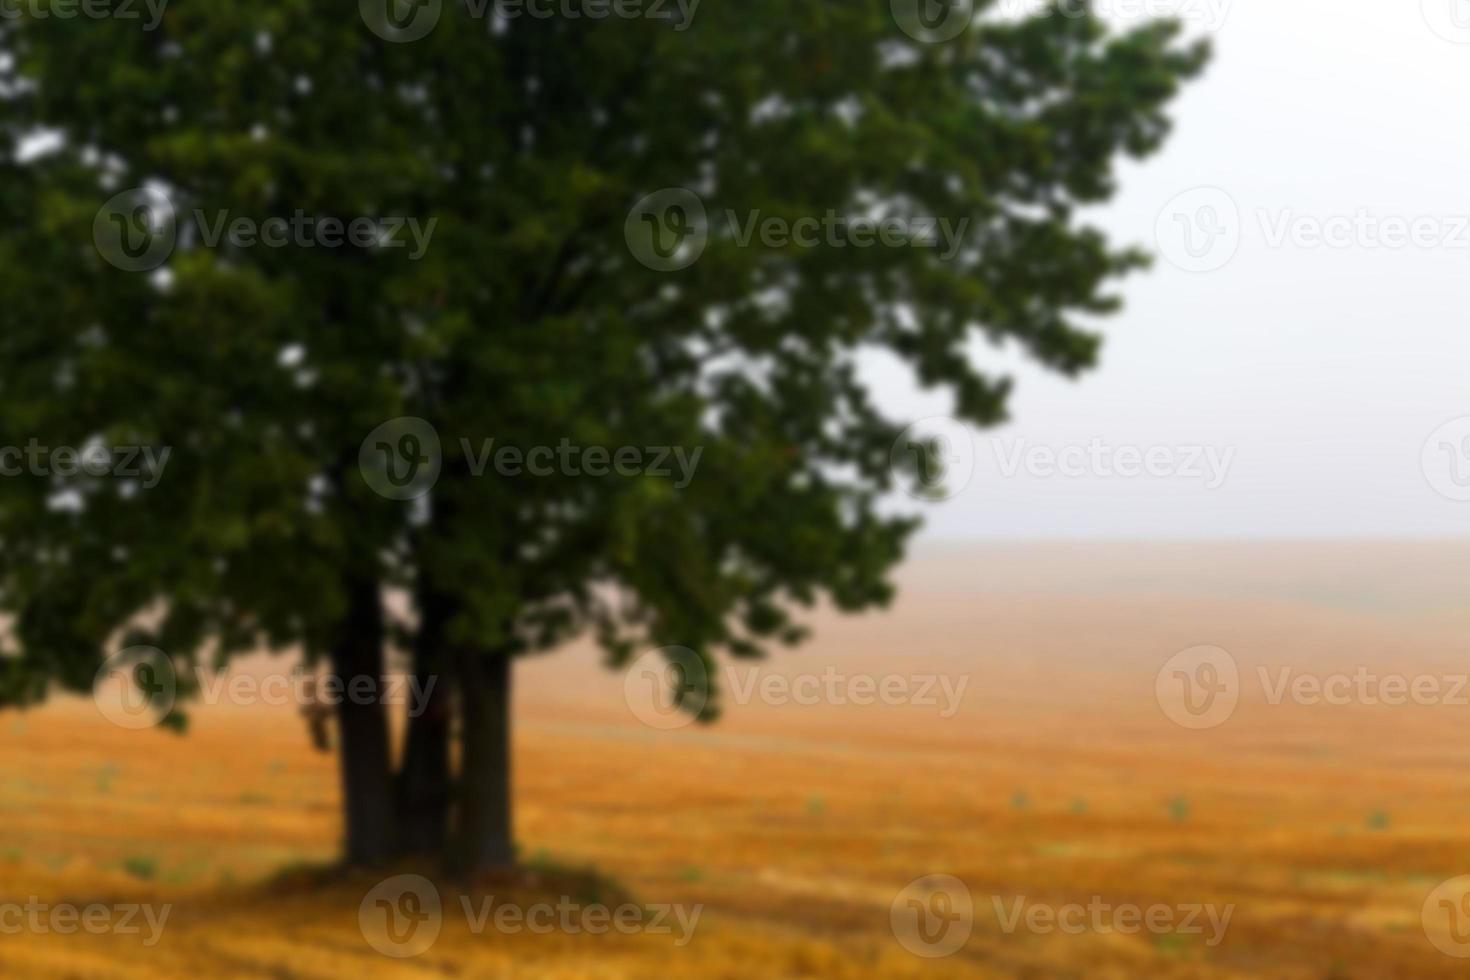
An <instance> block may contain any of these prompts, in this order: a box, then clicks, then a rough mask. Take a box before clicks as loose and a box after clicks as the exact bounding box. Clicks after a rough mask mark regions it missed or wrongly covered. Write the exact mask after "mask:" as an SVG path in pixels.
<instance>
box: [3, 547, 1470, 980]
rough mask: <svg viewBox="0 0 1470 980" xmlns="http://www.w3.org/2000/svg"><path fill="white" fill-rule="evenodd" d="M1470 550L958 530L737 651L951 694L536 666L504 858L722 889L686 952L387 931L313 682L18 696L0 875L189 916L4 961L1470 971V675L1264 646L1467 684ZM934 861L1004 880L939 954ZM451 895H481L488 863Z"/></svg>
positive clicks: (203, 970) (68, 964) (467, 932)
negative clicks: (275, 701) (1185, 667)
mask: <svg viewBox="0 0 1470 980" xmlns="http://www.w3.org/2000/svg"><path fill="white" fill-rule="evenodd" d="M1467 572H1470V545H1461V544H1448V543H1441V544H1427V543H1426V544H1408V543H1379V544H1335V543H1321V544H1236V545H1224V544H1167V545H1166V544H1152V545H1142V544H1131V545H1125V544H1091V545H1065V544H1047V545H1021V544H1004V545H971V546H966V547H965V548H963V549H959V548H952V549H947V550H934V549H931V550H929V551H927V552H925V553H921V554H920V555H918V556H916V557H915V558H914V560H913V561H912V562H911V563H910V564H909V566H908V567H907V568H906V569H905V571H904V573H903V574H902V575H901V576H900V582H901V584H902V586H903V592H902V594H901V598H900V600H899V601H898V602H897V603H896V604H895V606H894V607H893V608H892V609H891V610H889V611H887V612H885V613H883V614H879V615H869V616H864V617H860V618H854V619H841V618H836V617H831V616H826V615H823V616H819V617H818V619H817V621H816V625H817V634H816V638H815V640H814V641H813V642H812V643H811V644H809V645H808V646H807V647H805V648H803V649H802V650H800V651H797V652H794V653H789V654H784V655H781V656H779V657H778V658H776V659H773V660H771V661H769V662H767V663H765V664H761V665H759V666H758V667H756V666H755V665H748V664H741V665H737V666H736V668H735V673H736V677H737V679H740V680H741V681H742V683H743V682H744V681H747V680H749V679H750V676H751V675H750V674H749V672H750V671H751V670H753V669H756V670H758V671H759V672H760V673H759V676H766V675H769V674H779V675H784V676H786V677H788V678H789V677H793V676H796V675H800V674H806V675H811V674H818V675H820V674H822V673H823V672H824V671H827V670H828V668H833V669H834V670H835V671H836V672H837V674H838V675H839V676H841V677H852V676H858V675H867V676H871V677H874V678H883V677H885V676H889V675H895V676H901V677H905V678H915V677H922V676H929V675H934V676H938V675H942V676H944V677H947V678H949V679H950V680H951V683H954V682H957V681H958V679H960V678H964V679H965V684H966V687H965V688H964V693H963V698H962V699H961V700H960V701H959V703H958V710H956V711H955V712H954V713H953V715H952V716H950V717H943V716H942V715H943V711H942V709H941V707H939V706H934V705H923V704H893V705H879V704H873V705H861V704H852V703H821V704H795V703H786V704H777V703H761V701H760V699H759V698H756V699H752V700H751V701H750V702H749V703H745V704H732V703H729V702H728V700H727V702H726V710H725V713H724V717H723V718H722V720H721V721H720V722H719V723H718V724H716V725H713V726H709V727H686V728H680V729H677V730H672V731H656V730H654V729H651V728H649V727H647V726H645V725H643V724H641V723H640V722H639V721H638V720H637V719H636V718H635V717H633V715H632V713H631V712H630V711H629V710H628V707H627V705H626V703H625V700H624V696H623V692H624V685H623V681H622V679H621V678H620V677H618V676H616V675H613V674H611V673H608V672H605V671H602V670H601V669H600V668H599V667H598V666H597V663H596V658H595V656H594V655H593V654H592V653H591V652H590V651H589V650H587V649H573V650H569V651H567V652H565V653H561V654H558V655H555V656H552V657H547V658H541V659H538V660H534V661H528V662H526V663H524V664H522V665H521V666H520V667H519V668H518V673H517V688H518V691H517V748H516V772H515V785H516V793H517V799H518V814H517V824H518V835H519V838H520V841H521V845H522V850H523V854H524V855H525V858H526V860H527V863H528V864H529V865H530V866H532V867H533V868H544V869H548V870H546V871H545V873H544V874H532V875H529V876H527V877H525V878H524V879H518V880H517V881H515V882H512V883H509V884H508V885H507V887H509V888H510V889H511V890H512V894H513V896H514V898H515V899H516V900H517V901H527V902H530V901H538V900H541V899H542V898H546V899H548V900H550V901H555V899H556V895H555V894H554V891H555V888H556V887H558V886H557V885H556V884H555V882H558V881H560V880H562V877H561V876H559V872H557V871H556V870H554V869H556V868H578V869H581V868H587V869H595V871H596V872H597V873H598V874H599V875H601V876H603V878H604V879H606V881H607V882H609V883H611V884H609V886H608V887H610V888H615V889H617V890H619V891H621V892H622V893H626V894H627V895H629V896H632V897H634V898H635V899H636V900H637V901H638V902H641V903H647V904H654V903H682V904H684V905H695V904H698V905H700V906H702V913H701V916H700V918H699V921H698V926H697V929H696V930H695V931H694V934H693V938H692V941H690V942H689V943H688V944H687V945H685V946H682V947H677V946H675V944H674V942H673V940H672V938H671V937H670V936H668V935H653V934H647V933H640V934H637V935H618V934H612V933H610V934H606V935H588V934H576V935H569V934H562V933H554V934H550V935H533V934H530V933H526V932H518V933H514V934H508V933H502V932H498V931H496V930H494V929H493V928H492V929H490V930H486V931H483V932H481V933H480V934H478V935H477V934H475V933H473V932H472V931H471V929H470V928H469V926H468V924H467V923H466V922H465V921H464V919H463V917H456V916H455V915H452V914H447V915H446V916H445V922H444V928H443V933H442V935H441V936H440V938H439V940H438V942H437V943H435V944H434V945H433V946H432V948H430V949H429V950H428V951H427V952H425V953H424V954H422V955H421V956H418V957H414V958H408V959H394V958H388V957H384V956H382V955H380V954H378V953H377V952H375V951H374V950H373V949H372V948H371V947H370V946H369V945H368V943H367V942H366V941H365V939H364V937H363V934H362V932H361V930H360V928H359V918H358V909H359V904H360V903H361V901H362V899H363V897H364V895H365V894H366V893H367V892H368V890H369V889H370V888H372V887H373V885H374V884H375V883H376V882H377V880H378V877H379V876H373V875H359V876H356V877H351V878H341V877H335V876H328V875H323V874H319V873H311V872H309V871H303V870H302V869H311V868H321V867H324V866H326V865H329V864H330V862H331V860H332V858H333V855H334V852H335V845H336V840H337V836H338V833H339V829H338V818H337V813H336V798H337V788H336V774H335V769H334V758H333V757H332V756H330V755H325V754H319V753H316V752H314V751H312V750H311V748H310V745H309V741H308V738H307V733H306V730H305V728H304V726H303V725H302V723H301V722H300V720H299V719H298V718H297V717H296V716H295V713H294V709H292V708H283V707H264V706H250V707H246V706H238V705H231V706H223V705H220V706H202V707H199V708H197V709H196V710H195V711H194V712H193V715H192V721H193V724H192V730H191V731H190V733H189V734H188V735H187V736H183V737H179V736H175V735H171V734H167V733H163V732H158V731H143V732H129V731H125V730H122V729H119V728H117V727H115V726H113V725H111V724H109V723H108V722H107V721H106V720H105V719H103V718H102V717H101V716H100V714H99V713H98V712H97V710H96V708H95V706H94V705H93V704H92V703H91V702H90V701H67V702H56V703H54V704H52V705H50V706H48V707H46V708H45V709H43V710H40V711H34V712H30V713H27V714H20V713H14V712H11V713H6V714H4V715H3V716H0V732H3V733H4V738H3V740H0V903H7V902H8V903H25V902H27V901H28V900H30V899H31V898H32V897H35V898H36V899H38V900H40V901H41V902H45V903H72V904H76V905H85V904H87V903H92V902H102V903H122V902H149V903H156V904H163V903H167V904H169V905H171V906H172V910H171V914H170V917H169V919H168V921H167V925H166V928H164V930H163V932H162V933H161V935H160V937H159V941H158V942H157V944H156V945H154V946H151V947H147V946H145V945H144V944H143V943H142V941H141V939H140V937H139V936H136V935H88V934H75V935H65V936H63V935H57V934H53V933H46V932H36V931H34V930H21V931H20V932H18V933H15V934H5V935H0V976H4V977H6V978H12V977H14V978H30V977H36V978H42V977H57V978H63V977H65V978H89V977H109V978H111V977H123V978H128V977H137V978H145V977H187V976H201V977H202V976H208V977H259V978H298V977H299V978H337V977H343V976H358V977H404V978H410V977H425V978H426V977H464V978H489V977H546V978H553V977H555V978H562V977H565V978H573V977H608V978H621V977H627V978H633V977H646V976H658V975H667V976H676V977H729V978H737V977H738V978H742V980H743V978H748V977H765V976H769V977H854V978H856V977H876V976H884V977H887V976H892V977H1037V978H1042V977H1047V978H1049V977H1141V976H1149V977H1261V976H1268V977H1291V978H1329V977H1343V978H1346V977H1363V978H1368V977H1372V978H1383V977H1440V976H1443V977H1451V976H1463V975H1464V973H1465V971H1466V970H1467V969H1470V963H1467V961H1465V960H1462V959H1459V958H1456V957H1454V956H1451V955H1448V954H1447V953H1445V952H1441V951H1440V950H1438V949H1436V947H1435V946H1434V945H1433V944H1432V943H1431V942H1430V939H1429V938H1428V936H1427V935H1426V925H1425V923H1426V916H1425V915H1423V914H1422V913H1423V910H1424V908H1425V903H1426V898H1428V897H1429V896H1430V893H1431V891H1433V890H1434V889H1435V887H1436V886H1437V885H1438V884H1439V883H1441V882H1442V881H1445V880H1446V879H1450V878H1454V877H1456V876H1458V875H1461V874H1470V776H1467V773H1470V741H1467V739H1466V738H1465V737H1464V733H1465V731H1466V730H1467V723H1470V705H1466V704H1460V703H1432V704H1407V705H1393V704H1364V703H1361V701H1360V700H1359V701H1354V702H1353V703H1347V704H1315V705H1313V704H1301V703H1286V702H1283V703H1280V704H1271V703H1269V701H1268V699H1267V697H1266V692H1265V691H1263V686H1262V684H1261V683H1260V677H1261V676H1263V675H1261V674H1259V673H1258V672H1257V668H1258V667H1264V668H1266V669H1267V674H1266V675H1264V676H1270V677H1276V676H1279V675H1280V672H1281V671H1282V670H1290V671H1294V672H1297V673H1300V672H1306V673H1309V674H1312V675H1316V676H1322V675H1327V674H1331V673H1334V672H1345V673H1352V672H1354V671H1360V670H1361V669H1367V670H1370V671H1373V672H1378V673H1383V674H1390V673H1392V674H1398V675H1403V676H1406V677H1421V676H1432V677H1435V678H1438V679H1440V680H1442V681H1443V682H1444V683H1443V686H1442V687H1441V690H1442V691H1443V692H1445V695H1446V696H1445V698H1444V700H1447V701H1456V700H1457V699H1456V698H1454V697H1450V696H1449V695H1450V694H1451V693H1452V690H1451V689H1452V687H1453V678H1454V677H1456V676H1457V675H1464V674H1466V673H1470V656H1467V653H1470V650H1467V649H1466V646H1467V644H1466V640H1465V637H1466V636H1467V635H1470V634H1467V629H1466V627H1467V626H1470V605H1467V603H1466V602H1465V601H1464V592H1465V590H1466V583H1467V581H1470V575H1467ZM1202 644H1208V645H1213V646H1217V647H1220V648H1223V649H1224V650H1227V651H1229V653H1230V654H1231V655H1232V656H1233V657H1234V658H1235V660H1236V661H1238V663H1239V665H1240V673H1241V683H1240V688H1239V704H1238V706H1237V708H1236V710H1235V712H1234V714H1233V715H1232V716H1231V717H1230V718H1229V720H1228V721H1226V722H1224V723H1223V724H1221V725H1219V726H1218V727H1214V728H1208V729H1202V730H1190V729H1186V728H1184V727H1181V726H1179V725H1176V724H1175V723H1173V722H1172V721H1170V720H1169V718H1168V717H1166V715H1165V713H1164V711H1163V710H1162V709H1161V707H1160V704H1159V702H1158V700H1157V698H1156V694H1155V682H1156V677H1157V675H1158V673H1159V671H1160V668H1161V667H1162V666H1163V665H1164V664H1165V662H1166V661H1168V660H1169V659H1170V658H1171V657H1172V656H1173V655H1175V654H1176V653H1178V652H1179V651H1181V650H1185V649H1188V648H1192V647H1195V646H1198V645H1202ZM241 669H243V670H254V671H262V670H268V669H276V670H279V669H284V668H283V666H282V664H281V662H279V661H272V662H266V661H264V660H261V659H253V660H252V661H250V662H249V663H247V664H244V665H242V668H241ZM722 676H723V675H722ZM729 694H730V692H729V691H728V690H727V691H726V695H727V698H728V696H729ZM1466 698H1470V690H1466V691H1461V692H1459V699H1466ZM1289 700H1290V699H1288V701H1289ZM940 701H941V705H942V697H941V699H940ZM398 870H402V869H398ZM930 874H947V875H953V876H955V877H957V878H958V879H960V880H961V881H963V882H964V884H965V886H966V887H967V888H968V891H969V893H970V895H971V896H972V898H973V902H974V925H973V932H972V933H971V934H970V935H969V937H968V940H967V941H966V942H965V943H964V945H963V947H962V948H961V949H960V950H959V951H957V952H956V953H954V954H953V955H950V956H946V957H942V958H935V959H928V958H923V957H919V956H916V955H914V954H913V953H911V952H910V951H908V950H907V949H905V948H904V946H903V945H902V944H900V943H899V942H898V941H897V940H896V939H895V936H894V932H893V930H892V928H891V925H890V910H891V907H892V906H893V903H894V900H895V898H896V897H897V896H899V894H900V892H901V891H902V890H903V889H904V888H905V886H907V885H908V884H909V883H910V882H911V881H913V880H914V879H916V878H919V877H921V876H925V875H930ZM578 880H582V879H578ZM480 887H481V888H482V889H483V888H485V887H490V885H488V884H487V883H482V884H481V886H480ZM538 889H540V890H541V891H538ZM441 890H442V892H443V895H444V900H445V907H446V909H449V908H450V907H451V906H452V905H453V904H454V899H456V898H457V896H458V892H457V891H456V890H455V886H453V885H451V884H450V883H447V882H442V883H441ZM542 892H544V894H542ZM502 897H504V896H503V895H502ZM584 898H585V899H586V900H591V899H592V898H593V896H584ZM1018 900H1020V905H1021V907H1029V906H1033V905H1042V906H1047V907H1052V908H1057V907H1063V906H1067V905H1069V904H1071V903H1077V904H1081V905H1087V904H1088V903H1089V902H1093V903H1097V902H1103V903H1107V904H1109V905H1112V906H1118V905H1136V906H1139V907H1143V908H1147V907H1149V906H1152V905H1159V904H1162V905H1166V906H1169V907H1182V906H1186V905H1191V904H1210V905H1213V906H1216V907H1218V908H1223V907H1226V906H1233V911H1232V913H1231V917H1230V919H1229V922H1228V928H1227V929H1226V930H1225V933H1224V936H1223V939H1222V941H1220V942H1219V943H1218V944H1216V945H1210V944H1209V943H1207V942H1206V941H1205V936H1203V935H1200V934H1181V933H1178V932H1162V933H1157V934H1150V933H1148V932H1138V933H1136V934H1124V933H1122V932H1119V931H1110V930H1098V929H1092V928H1087V929H1082V930H1080V931H1075V932H1062V931H1039V930H1028V929H1025V928H1024V927H1022V928H1020V929H1016V930H1013V931H1010V932H1007V931H1006V930H1005V929H1003V928H1002V921H1001V920H1002V919H1003V918H1004V916H1005V914H1006V910H1007V909H1011V908H1014V907H1017V906H1016V905H1015V903H1016V902H1017V901H1018ZM1431 907H1433V904H1432V903H1431ZM1429 920H1430V928H1434V927H1435V925H1436V922H1435V921H1434V920H1433V917H1432V916H1431V917H1429ZM1441 940H1442V942H1443V941H1448V942H1451V943H1452V944H1453V940H1452V939H1450V940H1445V939H1444V937H1443V936H1441ZM1461 951H1462V952H1465V953H1470V944H1466V948H1465V949H1463V950H1461Z"/></svg>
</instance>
